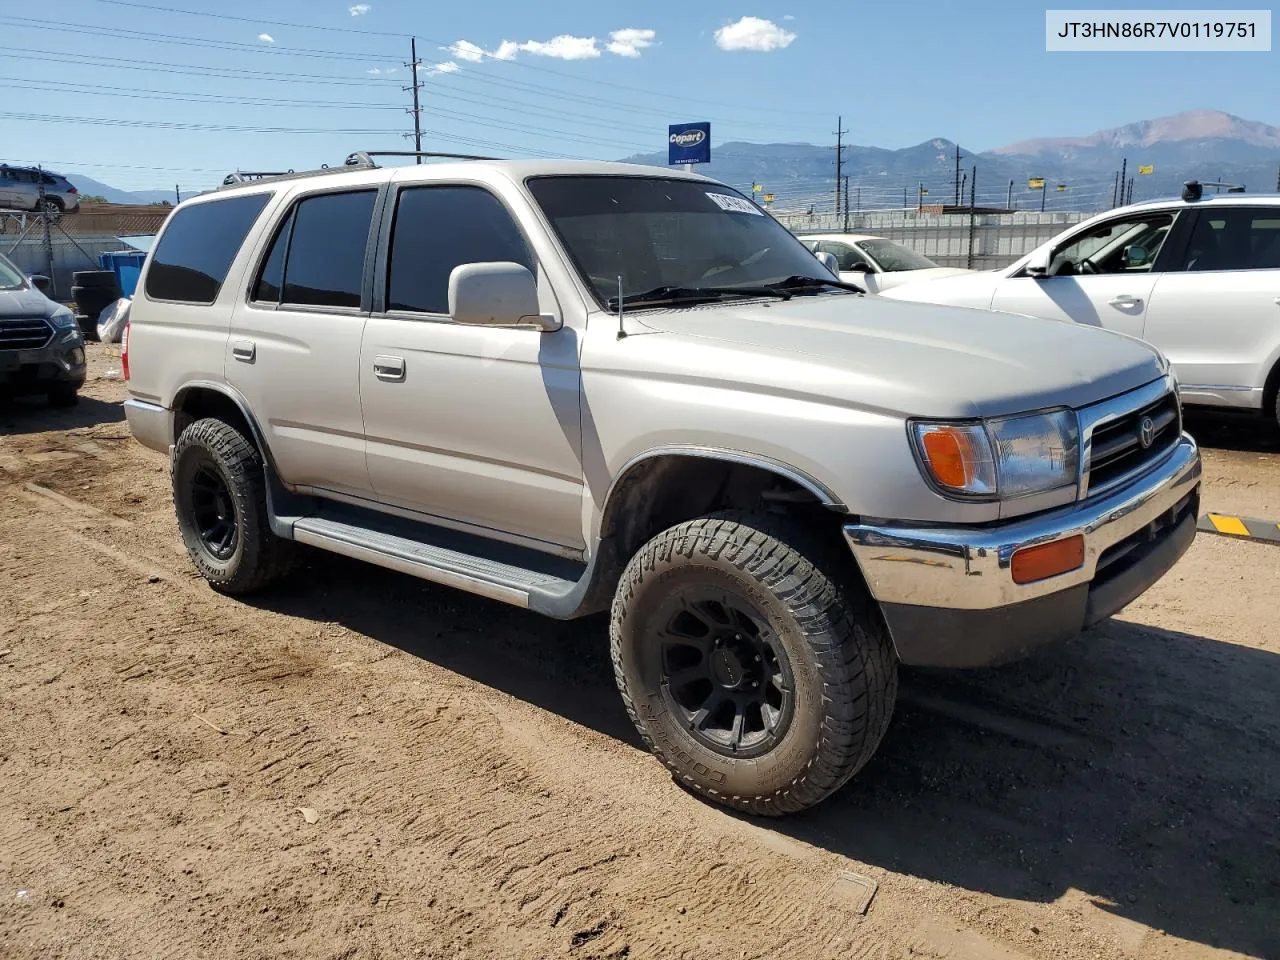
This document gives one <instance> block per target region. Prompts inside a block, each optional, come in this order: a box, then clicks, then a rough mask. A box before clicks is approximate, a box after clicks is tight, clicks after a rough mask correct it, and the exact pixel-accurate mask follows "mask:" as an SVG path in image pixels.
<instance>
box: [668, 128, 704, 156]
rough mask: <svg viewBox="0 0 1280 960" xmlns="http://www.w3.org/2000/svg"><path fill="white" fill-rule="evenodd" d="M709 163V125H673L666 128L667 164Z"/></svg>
mask: <svg viewBox="0 0 1280 960" xmlns="http://www.w3.org/2000/svg"><path fill="white" fill-rule="evenodd" d="M710 162H711V124H710V123H673V124H672V125H671V126H669V127H667V164H668V165H669V166H675V165H676V164H679V163H710Z"/></svg>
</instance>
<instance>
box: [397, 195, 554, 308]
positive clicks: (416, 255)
mask: <svg viewBox="0 0 1280 960" xmlns="http://www.w3.org/2000/svg"><path fill="white" fill-rule="evenodd" d="M492 261H506V262H510V263H518V264H520V265H521V266H524V267H528V268H529V269H530V270H532V269H533V257H532V256H531V255H530V253H529V248H528V247H527V246H526V245H525V242H524V237H523V236H521V234H520V230H519V229H518V228H517V227H516V224H515V221H514V220H512V219H511V214H509V213H508V212H507V209H506V207H504V206H503V205H502V203H501V202H500V201H499V200H498V198H497V197H495V196H494V195H493V194H491V193H490V192H489V191H488V190H484V189H482V188H480V187H461V186H459V187H412V188H409V189H406V190H402V191H400V197H399V200H398V201H397V203H396V218H395V223H394V225H393V226H392V231H391V264H390V272H389V275H388V278H387V309H388V310H412V311H416V312H421V313H448V312H449V274H450V273H452V272H453V268H454V267H457V266H460V265H462V264H464V263H487V262H492Z"/></svg>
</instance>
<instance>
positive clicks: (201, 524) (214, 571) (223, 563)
mask: <svg viewBox="0 0 1280 960" xmlns="http://www.w3.org/2000/svg"><path fill="white" fill-rule="evenodd" d="M173 503H174V508H175V510H176V511H177V514H178V529H179V530H180V531H181V533H182V540H183V542H184V543H185V544H186V547H187V554H188V555H189V556H190V557H191V561H192V563H194V564H195V565H196V569H198V570H199V571H200V574H201V576H203V577H204V578H205V580H207V581H208V582H209V585H210V586H212V587H213V588H214V589H215V590H218V591H220V592H222V593H230V594H244V593H251V592H253V591H255V590H259V589H261V588H263V587H265V586H267V585H268V584H270V583H272V582H273V581H275V580H277V579H279V578H280V577H282V576H283V575H284V574H285V573H287V572H288V570H289V568H290V566H291V565H292V559H293V543H292V542H290V541H288V540H281V539H280V538H279V537H277V536H275V535H274V534H273V533H272V532H271V526H270V522H269V520H268V514H267V492H266V475H265V472H264V469H263V462H262V458H261V456H260V455H259V454H258V451H257V449H256V448H255V447H254V446H253V444H252V443H250V442H249V441H248V440H247V439H246V438H245V437H244V435H243V434H241V433H240V432H239V431H238V430H236V429H235V428H234V427H232V426H230V425H228V424H226V423H224V422H222V421H221V420H216V419H212V418H210V419H205V420H197V421H196V422H195V423H193V424H191V425H190V426H189V427H187V428H186V429H185V430H183V431H182V436H180V437H179V438H178V442H177V444H176V446H175V447H174V454H173Z"/></svg>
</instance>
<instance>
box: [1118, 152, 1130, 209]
mask: <svg viewBox="0 0 1280 960" xmlns="http://www.w3.org/2000/svg"><path fill="white" fill-rule="evenodd" d="M1128 172H1129V158H1128V157H1125V158H1124V159H1123V160H1121V161H1120V203H1121V205H1123V204H1124V203H1126V201H1125V198H1124V186H1125V184H1126V183H1128V182H1129V181H1128V180H1127V179H1126V174H1127V173H1128Z"/></svg>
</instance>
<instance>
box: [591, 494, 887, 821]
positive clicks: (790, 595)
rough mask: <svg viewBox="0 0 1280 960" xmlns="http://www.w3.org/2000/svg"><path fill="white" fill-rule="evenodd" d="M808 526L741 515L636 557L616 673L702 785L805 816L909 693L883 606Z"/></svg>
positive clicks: (707, 791)
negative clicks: (902, 690)
mask: <svg viewBox="0 0 1280 960" xmlns="http://www.w3.org/2000/svg"><path fill="white" fill-rule="evenodd" d="M843 573H844V568H842V566H841V564H840V560H839V558H838V557H837V556H836V555H835V554H834V552H833V551H831V550H829V549H828V548H827V546H826V545H825V544H820V543H817V542H815V541H814V540H813V539H812V538H810V537H808V536H807V535H806V531H804V530H803V529H802V528H799V527H796V526H792V525H790V524H788V523H787V522H786V521H785V520H784V519H780V518H776V517H773V516H770V515H763V514H748V513H728V514H722V515H718V516H714V517H709V518H705V519H701V520H693V521H690V522H688V523H683V524H680V525H678V526H675V527H672V528H671V529H669V530H666V531H664V532H663V533H661V534H659V535H658V536H657V537H655V538H654V539H653V540H651V541H649V543H647V544H646V545H645V546H644V547H643V548H642V549H641V550H640V551H639V553H637V554H636V556H635V557H634V558H633V559H632V560H631V562H630V563H629V564H628V566H627V569H626V571H625V572H624V574H623V576H622V580H621V583H620V584H619V587H618V592H617V596H616V597H615V599H614V603H613V617H612V630H611V647H612V654H613V663H614V674H615V677H616V679H617V681H618V686H619V689H620V690H621V692H622V695H623V699H624V700H625V702H626V705H627V709H628V712H629V713H630V714H631V719H632V721H633V722H634V723H635V725H636V728H637V729H638V730H639V731H640V734H641V736H643V737H644V739H645V741H646V742H647V743H648V745H649V747H650V749H652V750H653V752H654V753H655V754H657V755H658V757H659V758H660V759H662V760H663V762H664V763H666V765H667V766H668V768H670V770H671V771H672V773H674V774H675V776H676V777H677V778H678V779H679V780H680V781H681V782H682V783H684V784H686V785H687V786H689V787H690V788H692V789H694V790H696V791H698V792H699V793H702V794H704V795H705V796H707V797H709V798H711V799H713V800H715V801H717V802H719V803H722V804H725V805H727V806H730V807H734V808H737V809H741V810H746V811H748V812H751V813H758V814H765V815H773V816H776V815H781V814H786V813H793V812H796V811H798V810H802V809H805V808H806V807H810V806H813V805H814V804H816V803H818V802H820V801H821V800H823V799H825V798H826V797H828V796H830V795H831V794H832V793H834V792H835V791H836V790H838V789H839V788H840V787H841V786H842V785H843V784H844V783H845V782H847V781H848V780H849V778H850V777H852V776H853V775H854V774H855V773H857V771H858V770H859V769H861V768H862V766H863V765H864V764H866V762H867V761H868V760H869V759H870V758H871V755H872V754H873V753H874V752H875V749H876V747H877V746H878V745H879V743H880V740H881V738H882V737H883V736H884V732H885V730H886V729H887V727H888V724H889V720H890V717H891V716H892V713H893V705H894V700H895V697H896V694H897V662H896V658H895V656H894V652H893V647H892V644H891V642H890V640H889V637H888V633H887V631H886V629H885V626H884V623H883V620H882V619H881V616H880V612H879V610H878V609H876V607H875V605H874V603H873V602H872V601H871V599H870V597H868V596H867V595H866V593H865V591H864V590H863V589H861V586H860V585H859V584H857V583H854V582H853V581H852V580H851V578H850V577H847V576H843V575H842V574H843Z"/></svg>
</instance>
